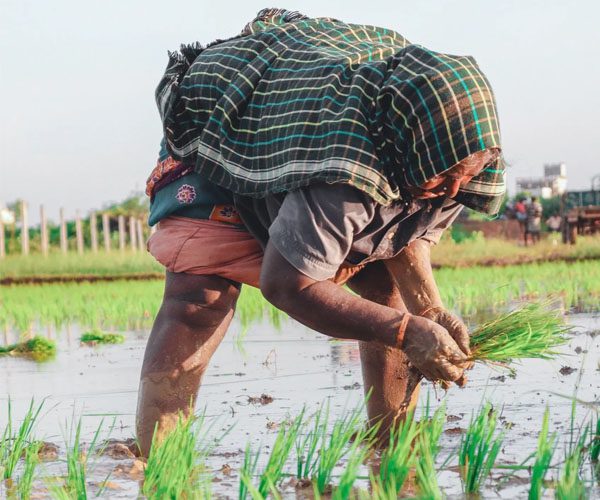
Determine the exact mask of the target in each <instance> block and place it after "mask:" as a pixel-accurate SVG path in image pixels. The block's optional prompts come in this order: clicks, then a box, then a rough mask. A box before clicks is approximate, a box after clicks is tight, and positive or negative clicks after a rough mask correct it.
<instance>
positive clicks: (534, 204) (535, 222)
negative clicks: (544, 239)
mask: <svg viewBox="0 0 600 500" xmlns="http://www.w3.org/2000/svg"><path fill="white" fill-rule="evenodd" d="M542 215H543V208H542V204H541V203H540V202H539V201H538V199H537V197H536V196H532V197H531V202H530V203H529V204H528V205H527V229H526V232H525V246H527V238H528V236H531V244H532V245H535V244H536V243H538V242H539V241H540V232H541V231H542Z"/></svg>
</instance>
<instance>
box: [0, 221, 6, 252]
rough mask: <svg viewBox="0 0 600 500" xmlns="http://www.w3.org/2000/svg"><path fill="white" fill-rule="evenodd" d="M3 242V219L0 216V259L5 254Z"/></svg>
mask: <svg viewBox="0 0 600 500" xmlns="http://www.w3.org/2000/svg"><path fill="white" fill-rule="evenodd" d="M5 244H6V243H5V242H4V221H3V220H2V217H1V216H0V259H3V258H4V257H5V256H6V247H5Z"/></svg>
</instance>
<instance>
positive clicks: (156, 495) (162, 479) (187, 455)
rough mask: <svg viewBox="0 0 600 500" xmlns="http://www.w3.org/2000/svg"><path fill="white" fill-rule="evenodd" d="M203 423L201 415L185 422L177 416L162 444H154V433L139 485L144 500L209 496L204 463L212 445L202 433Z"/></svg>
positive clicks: (207, 478)
mask: <svg viewBox="0 0 600 500" xmlns="http://www.w3.org/2000/svg"><path fill="white" fill-rule="evenodd" d="M203 424H204V416H203V415H202V416H199V417H192V418H187V419H186V418H185V417H183V415H180V416H179V418H178V420H177V425H176V426H175V428H174V429H173V430H172V431H171V432H170V433H168V434H167V435H166V436H165V437H164V438H163V439H162V441H160V442H158V441H157V440H156V434H155V438H154V439H153V443H152V447H151V449H150V454H149V456H148V463H147V466H146V470H145V472H144V484H143V486H142V493H143V494H144V495H145V496H146V498H148V499H149V500H162V499H179V498H186V499H200V498H202V499H204V498H207V495H210V488H209V484H207V482H208V481H210V478H209V477H208V474H207V473H206V471H205V466H204V461H205V460H206V457H207V456H208V454H209V453H210V451H211V450H212V448H213V447H214V444H215V443H214V441H212V440H209V439H207V438H206V436H205V433H204V432H202V426H203ZM198 443H203V444H202V446H199V445H198Z"/></svg>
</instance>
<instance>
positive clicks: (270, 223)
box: [235, 184, 463, 281]
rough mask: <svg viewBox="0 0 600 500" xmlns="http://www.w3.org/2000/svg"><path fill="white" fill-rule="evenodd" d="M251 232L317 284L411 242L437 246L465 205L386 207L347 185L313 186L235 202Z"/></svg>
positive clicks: (442, 200)
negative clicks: (423, 241)
mask: <svg viewBox="0 0 600 500" xmlns="http://www.w3.org/2000/svg"><path fill="white" fill-rule="evenodd" d="M235 204H236V208H237V209H238V211H239V213H240V216H241V218H242V220H243V221H244V224H245V225H246V227H247V229H248V230H249V231H250V232H251V233H252V234H253V235H254V236H255V237H256V238H257V239H258V240H259V241H260V243H261V244H262V245H263V247H264V246H266V243H267V241H269V240H270V241H271V243H272V244H273V245H274V246H275V248H276V249H277V250H278V251H279V253H280V254H281V255H282V256H283V257H284V258H285V259H286V260H287V261H288V262H289V263H290V264H292V266H294V267H295V268H296V269H298V270H299V271H300V272H301V273H303V274H305V275H307V276H309V277H310V278H313V279H314V280H317V281H323V280H326V279H329V278H331V277H333V276H334V275H335V273H336V272H337V270H338V269H339V267H340V265H342V264H343V263H346V264H351V265H357V264H366V263H368V262H371V261H374V260H384V259H389V258H391V257H394V256H395V255H397V254H398V253H400V252H401V251H402V249H403V248H404V247H406V246H407V245H408V244H409V243H410V242H411V241H413V240H415V239H418V238H422V239H426V240H428V241H431V242H432V243H437V242H438V241H439V239H440V236H441V234H442V232H443V230H444V229H446V228H447V227H448V226H450V224H452V222H453V221H454V219H455V218H456V217H457V215H458V214H459V212H460V211H461V209H462V208H463V206H462V205H460V204H459V203H457V202H455V201H453V200H450V199H446V198H434V199H431V200H411V201H408V202H397V203H393V204H391V205H389V206H383V205H381V204H379V203H377V202H375V201H374V200H373V199H372V198H371V197H369V196H368V195H366V194H365V193H363V192H362V191H360V190H358V189H356V188H354V187H352V186H349V185H347V184H314V185H311V186H308V187H305V188H301V189H297V190H294V191H290V192H288V193H281V194H278V195H272V196H269V197H267V198H263V199H251V198H242V197H236V198H235Z"/></svg>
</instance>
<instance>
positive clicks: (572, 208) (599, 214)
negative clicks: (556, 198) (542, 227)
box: [561, 189, 600, 245]
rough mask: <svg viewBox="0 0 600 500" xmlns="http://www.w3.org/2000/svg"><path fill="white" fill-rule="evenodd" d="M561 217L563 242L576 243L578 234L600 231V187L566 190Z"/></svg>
mask: <svg viewBox="0 0 600 500" xmlns="http://www.w3.org/2000/svg"><path fill="white" fill-rule="evenodd" d="M561 217H562V237H563V243H570V244H572V245H574V244H575V243H576V242H577V236H578V235H584V234H595V233H596V232H600V189H593V190H590V191H568V192H566V193H565V194H564V195H563V197H562V203H561Z"/></svg>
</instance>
